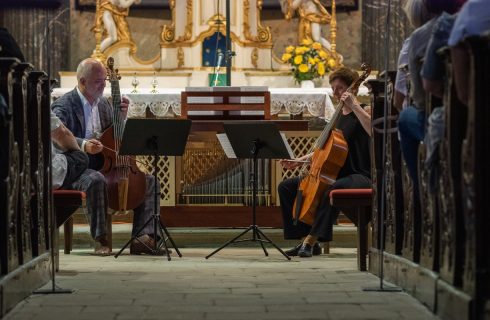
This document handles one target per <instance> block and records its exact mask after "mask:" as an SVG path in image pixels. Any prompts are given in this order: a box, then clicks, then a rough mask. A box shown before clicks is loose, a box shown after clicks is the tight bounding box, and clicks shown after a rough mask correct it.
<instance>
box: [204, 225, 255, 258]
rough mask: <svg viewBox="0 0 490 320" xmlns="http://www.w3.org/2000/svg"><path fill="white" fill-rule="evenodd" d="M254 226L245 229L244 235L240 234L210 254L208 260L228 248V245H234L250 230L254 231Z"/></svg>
mask: <svg viewBox="0 0 490 320" xmlns="http://www.w3.org/2000/svg"><path fill="white" fill-rule="evenodd" d="M252 228H253V226H250V227H248V228H247V229H245V230H244V231H243V232H242V233H240V234H239V235H237V236H236V237H235V238H233V239H231V240H229V241H228V242H226V243H225V244H223V245H222V246H221V247H219V248H218V249H216V250H214V251H213V252H211V253H210V254H208V255H207V256H206V259H208V258H210V257H211V256H213V255H214V254H215V253H217V252H218V251H220V250H221V249H223V248H225V247H227V246H228V245H230V244H232V243H235V241H236V240H237V239H238V238H240V237H241V236H243V235H244V234H246V233H247V232H249V231H250V230H252Z"/></svg>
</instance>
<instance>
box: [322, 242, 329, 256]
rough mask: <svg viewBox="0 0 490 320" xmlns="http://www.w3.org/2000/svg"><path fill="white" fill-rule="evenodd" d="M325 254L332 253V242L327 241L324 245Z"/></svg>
mask: <svg viewBox="0 0 490 320" xmlns="http://www.w3.org/2000/svg"><path fill="white" fill-rule="evenodd" d="M323 253H324V254H329V253H330V241H327V242H325V243H324V244H323Z"/></svg>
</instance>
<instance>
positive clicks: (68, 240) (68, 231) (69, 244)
mask: <svg viewBox="0 0 490 320" xmlns="http://www.w3.org/2000/svg"><path fill="white" fill-rule="evenodd" d="M63 229H64V233H65V234H64V236H65V254H70V252H71V250H72V249H73V217H70V218H68V220H66V222H65V223H64V224H63Z"/></svg>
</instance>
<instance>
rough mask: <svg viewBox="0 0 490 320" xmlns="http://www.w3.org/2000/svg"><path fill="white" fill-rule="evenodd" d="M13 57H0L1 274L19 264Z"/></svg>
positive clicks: (17, 171) (15, 62) (17, 176)
mask: <svg viewBox="0 0 490 320" xmlns="http://www.w3.org/2000/svg"><path fill="white" fill-rule="evenodd" d="M19 63H20V61H19V60H17V59H8V58H0V76H1V78H0V93H1V94H2V96H3V97H4V98H5V100H6V102H7V105H8V115H7V120H8V123H7V124H6V129H5V131H6V132H7V136H6V137H4V139H5V141H2V147H3V148H4V150H5V151H4V152H2V153H3V155H2V156H4V157H5V164H4V166H2V168H1V170H2V181H1V188H0V208H1V209H0V215H1V216H0V219H1V223H0V225H1V226H3V227H4V229H3V230H1V232H0V237H1V240H0V243H1V247H0V257H1V266H2V268H1V270H2V274H4V275H5V274H8V273H10V272H12V271H13V270H15V269H16V268H17V267H18V266H19V252H18V241H17V233H18V231H17V216H18V205H17V203H18V194H19V192H18V190H19V146H18V144H17V142H16V141H15V138H14V121H13V116H12V115H13V107H12V106H13V88H12V74H13V72H14V70H13V67H14V66H16V65H17V64H19Z"/></svg>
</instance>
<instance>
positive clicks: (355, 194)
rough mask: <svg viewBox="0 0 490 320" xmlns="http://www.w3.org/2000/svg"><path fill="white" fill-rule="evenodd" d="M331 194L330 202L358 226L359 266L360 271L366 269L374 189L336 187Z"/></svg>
mask: <svg viewBox="0 0 490 320" xmlns="http://www.w3.org/2000/svg"><path fill="white" fill-rule="evenodd" d="M329 196H330V204H331V205H332V206H334V207H337V208H340V209H341V210H342V212H343V213H344V214H345V215H346V216H347V217H348V218H349V219H350V220H351V221H352V222H353V223H354V224H355V225H356V226H357V266H358V268H359V270H360V271H366V270H367V263H366V256H367V253H368V233H367V225H368V223H369V222H370V221H371V207H372V200H373V190H372V189H335V190H332V191H330V195H329ZM352 209H354V210H352ZM327 250H328V247H327Z"/></svg>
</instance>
